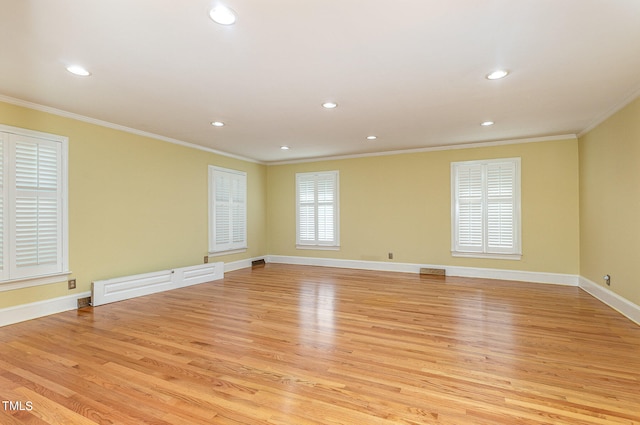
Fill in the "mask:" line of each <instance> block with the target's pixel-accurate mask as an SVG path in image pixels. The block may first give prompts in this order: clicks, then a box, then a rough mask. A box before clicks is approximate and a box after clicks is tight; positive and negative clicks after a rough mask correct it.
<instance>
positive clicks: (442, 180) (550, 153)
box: [267, 139, 579, 274]
mask: <svg viewBox="0 0 640 425" xmlns="http://www.w3.org/2000/svg"><path fill="white" fill-rule="evenodd" d="M501 157H502V158H506V157H521V158H522V241H523V257H522V260H520V261H513V260H487V259H469V258H455V257H452V256H451V252H450V250H451V231H450V228H451V227H450V226H451V192H450V164H451V162H454V161H467V160H476V159H486V158H501ZM319 170H339V171H340V241H341V249H340V251H318V250H298V249H296V247H295V242H296V236H295V222H296V215H295V173H297V172H309V171H319ZM267 172H268V193H269V197H268V200H267V202H268V207H267V208H268V228H269V234H268V241H269V242H268V251H269V254H272V255H287V256H307V257H323V258H326V257H328V258H338V259H350V260H371V261H394V262H400V263H419V264H435V265H449V266H468V267H483V268H498V269H510V270H522V271H534V272H549V273H566V274H578V272H579V224H578V214H579V213H578V144H577V140H575V139H573V140H563V141H547V142H537V143H525V144H514V145H503V146H493V147H481V148H473V149H456V150H446V151H432V152H421V153H408V154H399V155H392V156H378V157H364V158H356V159H343V160H335V161H324V162H312V163H300V164H287V165H277V166H270V167H269V168H268V171H267ZM388 252H393V253H394V259H393V260H388V259H387V253H388Z"/></svg>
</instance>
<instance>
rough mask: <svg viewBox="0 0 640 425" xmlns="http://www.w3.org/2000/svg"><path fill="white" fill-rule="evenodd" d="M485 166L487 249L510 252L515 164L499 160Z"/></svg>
mask: <svg viewBox="0 0 640 425" xmlns="http://www.w3.org/2000/svg"><path fill="white" fill-rule="evenodd" d="M486 167H487V168H486V169H487V249H488V252H504V253H511V252H512V251H513V250H514V245H515V242H516V241H515V227H514V225H515V219H514V212H515V201H516V199H515V196H514V192H515V191H514V186H515V171H516V170H515V164H514V163H512V162H499V163H495V164H488V165H487V166H486Z"/></svg>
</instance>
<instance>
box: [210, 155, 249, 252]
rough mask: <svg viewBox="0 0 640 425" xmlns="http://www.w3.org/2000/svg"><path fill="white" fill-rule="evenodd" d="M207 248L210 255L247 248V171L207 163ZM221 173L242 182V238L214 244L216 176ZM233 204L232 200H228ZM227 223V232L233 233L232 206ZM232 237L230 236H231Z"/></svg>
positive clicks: (243, 250) (240, 250)
mask: <svg viewBox="0 0 640 425" xmlns="http://www.w3.org/2000/svg"><path fill="white" fill-rule="evenodd" d="M208 172H209V178H208V180H209V220H208V221H209V235H208V236H209V248H208V253H209V254H210V255H227V254H233V253H238V252H245V251H246V250H247V248H248V241H247V224H248V217H247V201H248V198H247V173H246V171H240V170H233V169H230V168H223V167H218V166H215V165H209V167H208ZM218 175H223V176H225V177H227V178H230V179H236V180H239V181H240V182H241V184H242V188H243V189H244V192H243V202H242V217H243V227H244V228H243V230H242V232H243V239H242V241H241V242H236V243H234V242H233V241H232V240H231V241H230V242H229V243H227V244H225V245H224V246H222V248H221V247H220V246H219V244H216V237H217V234H216V224H217V215H216V199H217V196H216V189H217V186H216V176H218ZM230 202H231V203H232V204H233V200H231V201H230ZM229 223H230V224H231V226H232V227H231V229H230V230H229V234H230V235H233V226H234V224H233V208H232V207H230V209H229ZM231 239H232V237H231Z"/></svg>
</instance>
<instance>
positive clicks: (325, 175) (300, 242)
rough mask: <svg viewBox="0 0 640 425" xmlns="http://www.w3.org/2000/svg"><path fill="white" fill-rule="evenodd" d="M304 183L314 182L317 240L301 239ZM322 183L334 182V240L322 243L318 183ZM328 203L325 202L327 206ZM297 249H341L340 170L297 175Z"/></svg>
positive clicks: (332, 203) (314, 222)
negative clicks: (302, 188)
mask: <svg viewBox="0 0 640 425" xmlns="http://www.w3.org/2000/svg"><path fill="white" fill-rule="evenodd" d="M303 181H312V182H314V201H313V206H314V221H313V224H314V235H315V238H314V239H313V240H311V239H302V237H301V217H300V215H301V211H300V208H301V199H300V195H301V190H300V189H301V188H300V184H301V182H303ZM320 181H332V182H333V202H331V205H332V207H333V208H332V209H333V238H332V239H331V240H330V241H322V240H320V239H319V237H318V234H319V229H318V228H319V222H318V213H317V211H318V206H319V204H320V201H319V200H318V182H320ZM326 204H327V203H326V202H325V205H326ZM296 248H297V249H317V250H336V251H337V250H339V249H340V172H339V171H338V170H332V171H315V172H306V173H296Z"/></svg>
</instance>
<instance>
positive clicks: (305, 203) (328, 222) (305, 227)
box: [296, 171, 339, 247]
mask: <svg viewBox="0 0 640 425" xmlns="http://www.w3.org/2000/svg"><path fill="white" fill-rule="evenodd" d="M296 218H297V220H296V221H297V226H296V227H297V228H296V235H297V237H296V243H297V245H299V246H300V245H301V246H327V247H337V246H338V245H339V237H338V236H339V232H338V230H339V226H338V172H337V171H326V172H319V173H298V174H296Z"/></svg>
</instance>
